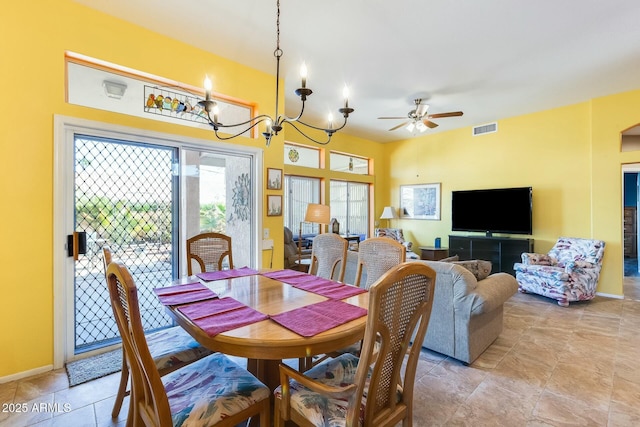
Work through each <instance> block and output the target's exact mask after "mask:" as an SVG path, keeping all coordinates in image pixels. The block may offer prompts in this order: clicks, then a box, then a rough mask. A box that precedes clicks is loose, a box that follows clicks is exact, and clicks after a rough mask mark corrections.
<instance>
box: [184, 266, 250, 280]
mask: <svg viewBox="0 0 640 427" xmlns="http://www.w3.org/2000/svg"><path fill="white" fill-rule="evenodd" d="M254 274H258V270H254V269H253V268H249V267H242V268H233V269H231V270H219V271H207V272H206V273H199V274H196V276H198V277H199V278H201V279H202V280H204V281H205V282H211V281H213V280H223V279H233V278H234V277H244V276H253V275H254Z"/></svg>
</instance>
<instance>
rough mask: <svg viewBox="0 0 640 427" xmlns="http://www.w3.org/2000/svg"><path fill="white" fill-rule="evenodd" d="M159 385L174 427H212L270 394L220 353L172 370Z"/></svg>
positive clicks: (264, 387)
mask: <svg viewBox="0 0 640 427" xmlns="http://www.w3.org/2000/svg"><path fill="white" fill-rule="evenodd" d="M162 382H163V383H164V386H165V390H166V392H167V398H168V399H169V406H170V408H171V417H172V419H173V425H174V426H175V427H181V426H184V427H188V426H197V427H201V426H210V425H214V424H217V423H218V422H220V421H221V420H223V419H225V418H227V417H229V416H231V415H234V414H237V413H238V412H240V411H242V410H244V409H246V408H248V407H249V406H250V405H252V404H254V403H256V402H258V401H261V400H264V399H268V398H269V397H270V395H271V392H270V390H269V389H268V388H267V386H265V385H264V384H262V383H261V382H260V381H258V380H257V379H256V378H255V377H254V376H253V375H251V374H250V373H249V372H247V371H246V370H245V369H243V368H241V367H240V366H238V365H237V364H235V363H234V362H232V361H231V360H230V359H229V358H228V357H226V356H224V355H223V354H220V353H214V354H212V355H211V356H209V357H205V358H204V359H200V360H199V361H197V362H194V363H192V364H190V365H188V366H185V367H184V368H181V369H179V370H177V371H174V372H172V373H170V374H168V375H166V376H164V377H163V378H162Z"/></svg>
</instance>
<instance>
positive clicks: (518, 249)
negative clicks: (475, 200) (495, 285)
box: [449, 235, 533, 275]
mask: <svg viewBox="0 0 640 427" xmlns="http://www.w3.org/2000/svg"><path fill="white" fill-rule="evenodd" d="M523 252H533V239H526V238H512V237H493V236H452V235H450V236H449V256H453V255H458V257H460V260H461V261H465V260H470V259H484V260H487V261H491V264H492V267H491V272H492V273H497V272H504V273H509V274H511V275H515V271H514V270H513V264H514V263H516V262H520V260H521V259H522V257H521V255H522V253H523Z"/></svg>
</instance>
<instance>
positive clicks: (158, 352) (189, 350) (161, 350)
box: [102, 246, 212, 419]
mask: <svg viewBox="0 0 640 427" xmlns="http://www.w3.org/2000/svg"><path fill="white" fill-rule="evenodd" d="M102 255H103V258H102V259H103V262H104V273H105V278H106V277H107V268H108V267H109V264H111V262H112V258H113V257H112V252H111V248H110V247H109V246H103V247H102ZM114 315H115V312H114ZM146 339H147V345H148V346H149V352H150V353H151V356H152V358H153V361H154V363H155V365H156V368H157V370H158V373H159V374H160V376H163V375H166V374H168V373H170V372H173V371H175V370H176V369H178V368H181V367H183V366H186V365H188V364H189V363H193V362H195V361H196V360H200V359H202V358H203V357H205V356H208V355H210V354H211V353H212V351H211V350H209V349H207V348H205V347H203V346H201V345H200V344H199V343H198V342H197V341H196V340H194V339H193V338H192V337H191V335H189V334H188V333H187V332H185V331H184V330H183V329H182V328H180V327H178V326H174V327H172V328H166V329H162V330H160V331H157V332H153V333H151V334H148V335H147V336H146ZM128 383H129V362H128V360H127V353H126V351H125V348H124V345H123V346H122V370H121V371H120V385H119V386H118V392H117V394H116V400H115V401H114V402H113V409H112V410H111V417H113V418H117V417H118V414H120V409H121V408H122V402H123V400H124V398H125V396H127V395H128V394H129V392H128V391H127V384H128ZM128 416H129V419H131V417H132V415H131V406H130V407H129V415H128Z"/></svg>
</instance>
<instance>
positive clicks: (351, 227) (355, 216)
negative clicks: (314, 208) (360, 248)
mask: <svg viewBox="0 0 640 427" xmlns="http://www.w3.org/2000/svg"><path fill="white" fill-rule="evenodd" d="M331 216H332V217H333V218H336V219H337V220H338V222H339V223H340V234H364V235H366V234H367V230H368V229H369V184H364V183H360V182H345V181H331Z"/></svg>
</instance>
